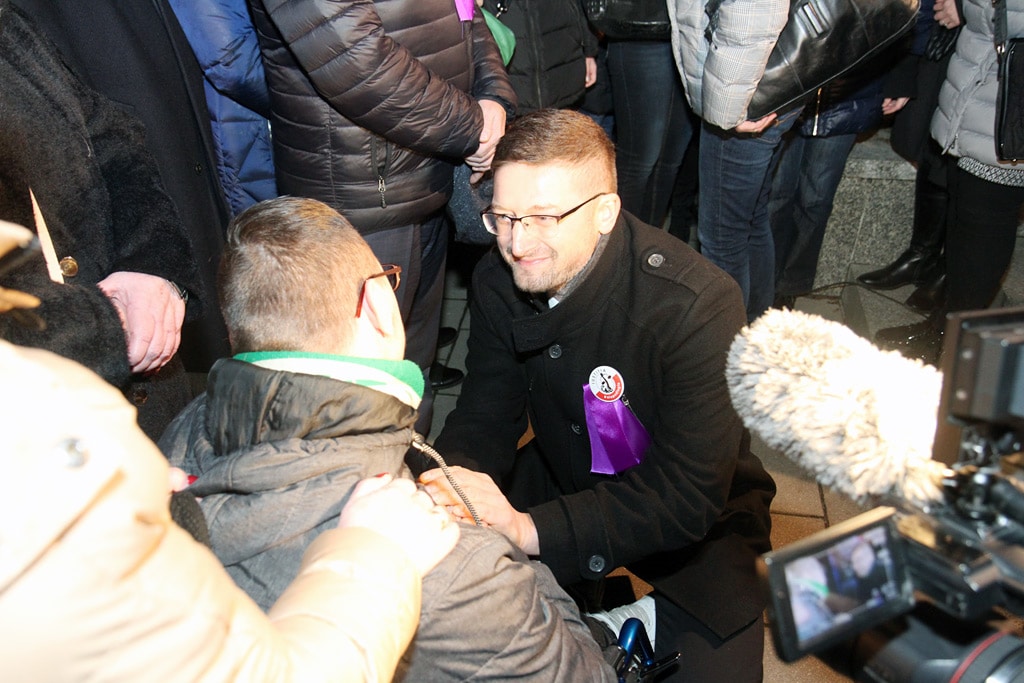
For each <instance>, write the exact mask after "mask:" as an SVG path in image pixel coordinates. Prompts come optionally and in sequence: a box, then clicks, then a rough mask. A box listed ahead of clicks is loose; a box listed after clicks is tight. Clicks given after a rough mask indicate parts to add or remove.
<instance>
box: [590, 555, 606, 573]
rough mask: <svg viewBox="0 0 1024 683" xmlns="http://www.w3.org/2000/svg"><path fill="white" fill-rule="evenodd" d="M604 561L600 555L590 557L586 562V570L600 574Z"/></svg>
mask: <svg viewBox="0 0 1024 683" xmlns="http://www.w3.org/2000/svg"><path fill="white" fill-rule="evenodd" d="M604 565H605V561H604V558H603V557H601V556H600V555H591V556H590V559H589V560H587V568H588V569H590V571H592V572H594V573H595V574H600V573H601V572H603V571H604Z"/></svg>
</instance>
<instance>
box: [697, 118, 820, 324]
mask: <svg viewBox="0 0 1024 683" xmlns="http://www.w3.org/2000/svg"><path fill="white" fill-rule="evenodd" d="M799 114H800V110H799V109H797V110H795V111H792V112H790V113H788V114H786V115H784V116H782V117H780V118H779V120H778V123H777V124H776V125H773V126H770V127H769V128H768V129H767V130H765V131H764V132H763V133H761V134H760V135H739V134H736V133H733V132H731V131H726V130H722V129H721V128H718V127H717V126H713V125H711V124H709V123H707V122H705V123H704V124H703V125H702V126H701V134H700V160H699V168H700V171H699V176H700V199H699V201H698V210H697V234H698V236H699V238H700V250H701V253H702V254H704V256H705V257H707V259H708V260H709V261H711V262H712V263H714V264H715V265H716V266H718V267H719V268H721V269H722V270H724V271H725V272H727V273H729V275H731V276H732V277H733V278H734V279H735V280H736V282H738V283H739V285H740V290H741V291H742V292H743V304H744V305H745V306H746V308H747V320H748V321H752V320H754V319H755V318H757V317H758V316H759V315H761V314H762V313H764V312H765V311H766V310H768V309H769V308H770V307H771V305H772V301H773V300H774V298H775V246H774V242H773V240H772V229H771V225H770V223H769V221H768V197H769V196H770V194H771V184H772V183H771V177H772V170H773V169H774V165H775V151H776V150H777V149H778V147H779V143H780V142H781V140H782V135H783V134H784V133H785V132H786V131H787V130H789V129H790V128H791V127H792V126H793V122H794V121H796V118H797V116H798V115H799Z"/></svg>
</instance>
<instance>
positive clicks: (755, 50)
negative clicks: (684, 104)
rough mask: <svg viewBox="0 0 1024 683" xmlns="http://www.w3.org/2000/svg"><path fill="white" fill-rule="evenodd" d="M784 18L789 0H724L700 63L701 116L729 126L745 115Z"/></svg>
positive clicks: (780, 30)
mask: <svg viewBox="0 0 1024 683" xmlns="http://www.w3.org/2000/svg"><path fill="white" fill-rule="evenodd" d="M788 19H789V2H788V0H725V2H723V3H722V4H721V6H720V7H719V9H718V27H717V29H716V30H715V32H714V35H713V36H712V39H711V45H710V49H709V51H708V55H707V60H706V61H705V62H704V77H703V85H702V88H701V97H702V100H703V105H702V113H701V115H702V117H703V119H704V120H705V121H707V122H708V123H712V124H714V125H716V126H719V127H721V128H725V129H731V128H735V127H736V126H737V125H738V124H740V123H742V122H743V121H744V120H745V119H746V118H747V106H748V105H749V104H750V99H751V98H752V97H753V96H754V91H755V90H757V84H758V83H759V82H760V81H761V77H762V76H763V75H764V69H765V66H766V65H767V64H768V56H769V55H770V54H771V52H772V50H773V49H774V48H775V41H777V40H778V39H779V34H780V33H782V29H783V28H784V27H785V25H786V21H787V20H788Z"/></svg>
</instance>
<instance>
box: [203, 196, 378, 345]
mask: <svg viewBox="0 0 1024 683" xmlns="http://www.w3.org/2000/svg"><path fill="white" fill-rule="evenodd" d="M379 269H380V263H378V261H377V259H376V258H375V257H374V255H373V251H372V250H371V249H370V247H369V246H368V245H367V244H366V242H365V241H364V240H363V238H362V237H361V236H360V235H359V233H358V232H357V231H356V229H355V228H353V227H352V224H351V223H349V222H348V220H347V219H345V218H344V217H343V216H341V214H339V213H338V212H337V211H335V210H334V209H332V208H331V207H329V206H327V205H326V204H324V203H322V202H319V201H316V200H314V199H302V198H296V197H279V198H277V199H269V200H267V201H264V202H260V203H259V204H256V205H255V206H251V207H249V208H248V209H246V210H245V211H243V212H242V213H240V214H239V215H237V216H236V217H235V218H234V219H232V221H231V223H230V224H229V225H228V230H227V242H226V244H225V247H224V255H223V257H222V259H221V264H220V271H219V272H218V276H217V289H218V293H219V295H220V302H221V311H222V313H223V314H224V321H225V323H226V324H227V328H228V336H229V338H230V341H231V347H232V350H233V351H234V352H235V353H241V352H246V351H313V352H322V353H330V352H335V353H337V352H339V350H340V349H344V348H345V345H346V344H347V343H348V342H349V340H350V339H351V334H352V330H353V326H354V322H355V311H356V298H357V297H358V296H359V290H360V288H361V286H362V283H363V280H365V278H366V277H367V276H368V275H370V274H372V273H374V272H376V271H377V270H379Z"/></svg>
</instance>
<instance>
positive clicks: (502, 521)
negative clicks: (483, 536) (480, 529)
mask: <svg viewBox="0 0 1024 683" xmlns="http://www.w3.org/2000/svg"><path fill="white" fill-rule="evenodd" d="M450 471H451V473H452V476H453V477H454V478H455V480H456V481H457V482H458V483H459V486H460V487H461V488H462V492H463V493H465V494H466V497H467V498H468V499H469V500H470V502H471V503H472V505H473V508H474V509H475V510H476V513H477V515H478V516H479V517H480V519H481V521H482V522H483V523H484V524H485V525H486V526H490V527H493V528H494V529H495V530H496V531H499V532H501V533H502V535H504V536H505V537H506V538H508V539H509V540H510V541H512V542H513V543H515V544H516V545H517V546H519V547H520V548H522V549H523V552H525V553H526V554H527V555H538V554H540V541H539V540H538V538H537V527H536V526H535V525H534V523H533V518H532V517H530V515H529V513H526V512H519V511H518V510H516V509H515V508H514V507H512V504H511V503H509V502H508V499H507V498H506V497H505V494H503V493H502V492H501V490H500V489H499V488H498V485H497V484H495V483H494V480H493V479H491V478H490V477H489V476H487V475H486V474H482V473H480V472H474V471H473V470H467V469H466V468H464V467H452V468H450ZM420 483H421V484H423V488H424V489H426V491H427V493H429V494H430V496H431V498H433V499H434V501H435V502H436V503H437V504H438V505H444V506H445V507H446V508H447V509H448V510H449V511H450V512H451V513H452V516H454V517H455V518H456V519H458V520H460V521H466V522H472V521H473V516H472V515H471V514H470V512H469V510H467V509H466V507H465V505H464V504H463V502H462V499H461V498H460V497H459V495H458V494H457V493H456V492H455V490H454V489H453V488H452V486H451V484H450V483H449V482H448V479H447V478H446V477H445V476H444V472H442V471H441V470H439V469H433V470H427V471H426V472H424V473H423V474H421V475H420Z"/></svg>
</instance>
